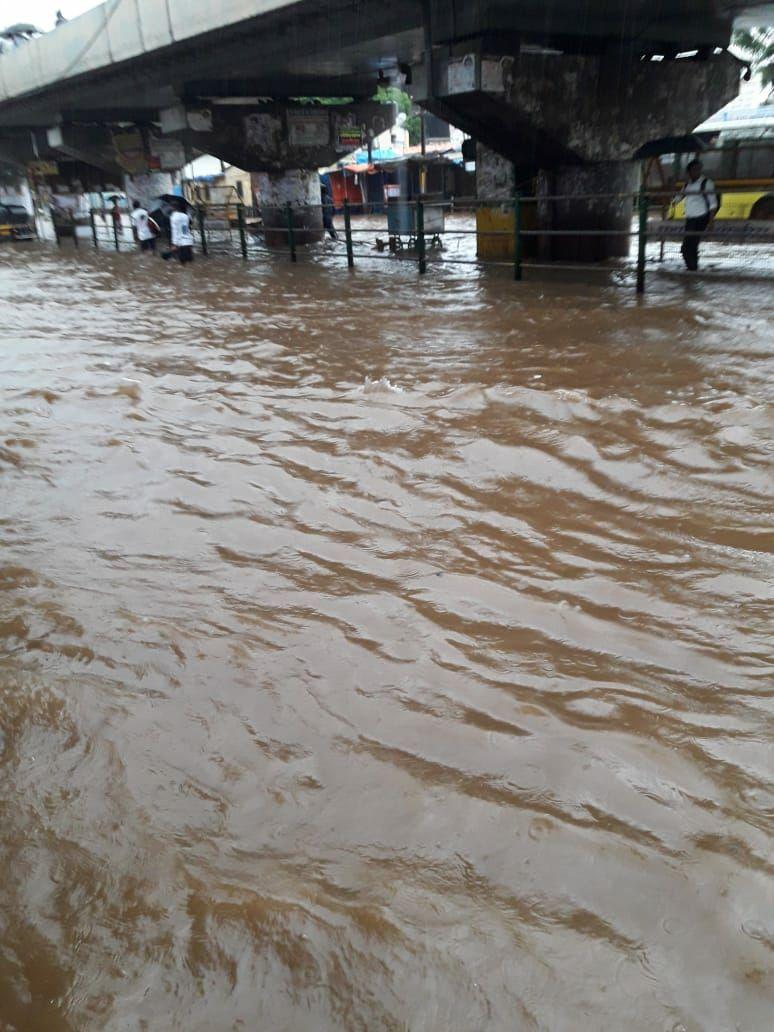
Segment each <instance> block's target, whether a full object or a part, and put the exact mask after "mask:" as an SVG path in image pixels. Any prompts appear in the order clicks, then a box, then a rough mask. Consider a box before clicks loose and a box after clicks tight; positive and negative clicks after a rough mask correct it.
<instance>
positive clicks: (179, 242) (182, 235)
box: [164, 197, 193, 265]
mask: <svg viewBox="0 0 774 1032" xmlns="http://www.w3.org/2000/svg"><path fill="white" fill-rule="evenodd" d="M186 209H187V205H186V203H185V201H184V200H183V198H182V197H180V198H178V201H177V211H174V212H172V214H171V215H170V216H169V233H170V236H171V238H172V250H171V251H170V252H169V253H168V254H165V255H164V257H165V258H169V257H171V256H172V255H176V256H177V258H179V259H180V262H181V264H182V265H185V264H186V263H187V262H192V261H193V235H192V234H191V220H190V218H189V217H188V211H187V210H186Z"/></svg>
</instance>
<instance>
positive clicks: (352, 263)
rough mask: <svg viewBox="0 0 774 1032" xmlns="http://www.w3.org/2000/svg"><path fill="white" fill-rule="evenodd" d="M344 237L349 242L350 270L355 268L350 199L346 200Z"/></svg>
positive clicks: (348, 259) (348, 262) (348, 261)
mask: <svg viewBox="0 0 774 1032" xmlns="http://www.w3.org/2000/svg"><path fill="white" fill-rule="evenodd" d="M344 236H345V237H346V240H347V265H348V266H349V267H350V269H352V268H354V266H355V255H354V253H353V251H352V223H351V222H350V215H349V198H348V197H345V198H344Z"/></svg>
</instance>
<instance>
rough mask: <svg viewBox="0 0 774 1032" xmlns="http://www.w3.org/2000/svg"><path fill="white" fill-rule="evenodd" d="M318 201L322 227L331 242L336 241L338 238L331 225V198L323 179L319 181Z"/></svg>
mask: <svg viewBox="0 0 774 1032" xmlns="http://www.w3.org/2000/svg"><path fill="white" fill-rule="evenodd" d="M320 200H321V202H322V217H323V227H324V229H325V230H326V231H327V233H328V236H329V237H330V238H331V240H338V239H339V237H338V234H337V233H336V229H335V227H334V225H333V197H332V196H331V191H330V188H329V187H328V184H327V183H326V182H325V180H324V179H321V180H320Z"/></svg>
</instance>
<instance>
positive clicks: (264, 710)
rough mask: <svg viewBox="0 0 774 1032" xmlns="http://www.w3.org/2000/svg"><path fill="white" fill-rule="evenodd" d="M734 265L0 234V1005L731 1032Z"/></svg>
mask: <svg viewBox="0 0 774 1032" xmlns="http://www.w3.org/2000/svg"><path fill="white" fill-rule="evenodd" d="M770 286H771V284H770V282H769V283H761V282H756V281H754V280H746V281H745V280H744V279H742V280H739V281H738V282H736V281H732V280H727V281H726V280H721V281H714V282H712V283H708V282H703V281H702V280H701V278H698V279H693V280H689V279H688V278H687V277H682V276H673V277H672V278H671V279H669V280H666V279H665V280H663V281H656V280H655V279H654V282H653V286H652V290H651V291H650V293H649V294H648V295H647V297H646V299H645V301H644V303H642V304H638V303H637V302H636V301H635V299H634V294H633V291H632V289H631V287H630V286H629V287H626V288H623V287H621V286H617V285H614V284H611V283H609V282H607V281H606V280H604V281H603V279H602V278H597V279H594V278H593V276H589V281H588V282H583V281H578V280H576V281H567V280H563V279H560V278H554V279H551V280H545V279H543V280H537V279H535V280H532V279H528V281H527V282H525V283H522V284H514V283H513V282H511V281H510V279H509V276H508V272H507V270H488V271H486V272H484V273H481V272H478V271H476V270H475V269H473V268H464V267H460V268H457V269H452V270H451V271H450V270H448V269H443V270H431V273H429V274H428V276H427V277H425V279H424V280H423V281H422V282H420V281H418V279H417V276H416V270H415V268H414V267H409V266H406V265H401V264H399V263H392V264H391V263H388V262H381V263H378V264H377V263H376V262H374V263H372V265H370V266H366V265H365V264H364V265H363V266H362V268H358V269H357V270H356V272H355V274H354V275H349V274H348V273H347V270H346V268H345V267H344V266H343V264H342V262H341V261H339V260H335V261H334V260H327V259H326V260H321V261H319V262H316V263H300V264H299V265H298V266H296V267H291V266H290V265H289V264H288V263H287V262H285V261H282V262H280V261H277V262H268V263H267V262H262V263H261V262H250V263H247V264H244V263H241V262H239V261H236V260H230V259H225V258H217V259H212V260H210V261H209V262H206V261H202V260H200V261H198V262H197V263H196V264H195V265H194V266H193V267H192V268H188V269H184V268H180V267H172V266H171V265H167V264H165V263H162V262H160V261H158V260H154V259H151V258H141V257H140V256H138V255H129V254H124V255H114V254H109V253H108V254H102V253H100V254H94V253H93V252H92V251H90V250H89V249H88V248H82V249H81V251H80V253H78V254H75V255H74V254H73V253H72V252H71V251H70V250H69V249H67V248H66V247H63V249H62V252H61V253H57V252H56V250H55V249H53V248H52V247H50V246H48V245H32V246H30V247H29V248H28V249H27V250H22V249H16V250H13V249H11V248H7V249H5V250H3V251H0V312H1V313H2V318H1V319H0V385H1V386H2V405H1V409H0V492H1V494H0V497H1V498H2V512H1V517H0V534H1V535H2V538H1V542H2V549H1V551H0V589H1V594H0V639H1V640H0V655H1V656H2V658H0V693H1V700H2V707H1V710H0V730H1V732H2V734H1V737H0V748H1V750H2V751H1V752H0V799H1V800H2V810H1V811H0V812H1V814H2V821H1V822H0V850H1V854H2V878H1V879H0V925H1V932H2V934H1V936H0V940H1V942H0V1027H1V1028H2V1029H3V1032H14V1030H15V1032H22V1030H25V1032H26V1030H42V1032H59V1030H81V1029H83V1030H89V1032H91V1030H103V1029H105V1030H110V1032H113V1030H121V1032H139V1030H153V1032H155V1030H164V1032H166V1030H171V1029H180V1030H186V1032H213V1030H214V1032H220V1030H230V1029H240V1030H241V1029H243V1030H250V1032H252V1030H259V1032H263V1030H267V1032H275V1030H283V1032H285V1030H286V1032H307V1030H309V1032H325V1030H340V1029H344V1030H364V1032H380V1030H399V1032H404V1030H410V1032H450V1030H453V1032H477V1030H490V1029H491V1030H506V1032H521V1030H538V1029H539V1030H548V1032H565V1030H566V1032H578V1030H584V1032H585V1030H612V1029H623V1028H626V1029H627V1030H634V1032H639V1030H642V1032H652V1030H666V1032H705V1030H713V1032H714V1030H724V1032H725V1030H740V1032H764V1030H766V1032H768V1030H770V1028H771V1026H772V1013H774V1011H773V1010H772V1007H773V1006H774V988H773V983H772V960H773V959H774V895H773V894H772V879H771V876H772V849H771V843H772V839H771V831H772V822H773V819H774V791H773V790H772V752H771V731H772V724H773V723H774V721H772V716H773V715H774V677H772V672H773V671H774V662H773V657H772V651H771V630H772V622H771V601H772V574H773V573H774V569H773V567H774V563H772V556H771V548H772V534H771V529H772V520H771V514H772V495H773V494H774V491H773V490H772V476H771V472H772V470H771V442H772V430H773V429H774V345H773V344H772V338H771V332H770V327H771V323H770V318H771V314H772V307H771V301H772V298H771V296H770V294H771V291H770Z"/></svg>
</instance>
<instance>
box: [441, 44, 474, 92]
mask: <svg viewBox="0 0 774 1032" xmlns="http://www.w3.org/2000/svg"><path fill="white" fill-rule="evenodd" d="M446 88H447V90H448V92H449V94H455V93H472V92H473V91H474V90H475V88H476V55H475V54H465V56H464V57H458V58H454V59H453V60H451V61H449V64H448V67H447V70H446Z"/></svg>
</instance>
